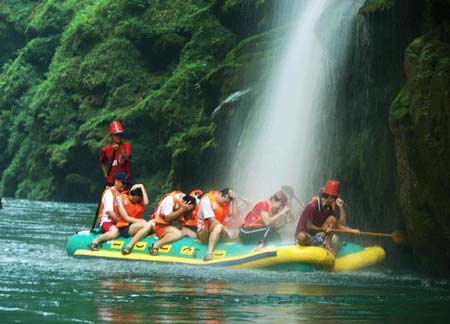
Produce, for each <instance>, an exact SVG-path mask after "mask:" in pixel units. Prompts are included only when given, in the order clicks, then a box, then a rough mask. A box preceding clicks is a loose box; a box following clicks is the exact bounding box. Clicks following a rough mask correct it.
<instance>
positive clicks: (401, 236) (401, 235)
mask: <svg viewBox="0 0 450 324" xmlns="http://www.w3.org/2000/svg"><path fill="white" fill-rule="evenodd" d="M392 240H393V241H394V242H395V243H397V244H407V243H408V234H406V232H405V231H395V232H394V233H392Z"/></svg>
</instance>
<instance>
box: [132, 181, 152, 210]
mask: <svg viewBox="0 0 450 324" xmlns="http://www.w3.org/2000/svg"><path fill="white" fill-rule="evenodd" d="M135 188H141V190H142V204H143V205H144V206H147V205H148V196H147V190H145V187H144V185H143V184H142V183H137V184H135V185H133V186H132V187H131V188H130V191H132V190H133V189H135Z"/></svg>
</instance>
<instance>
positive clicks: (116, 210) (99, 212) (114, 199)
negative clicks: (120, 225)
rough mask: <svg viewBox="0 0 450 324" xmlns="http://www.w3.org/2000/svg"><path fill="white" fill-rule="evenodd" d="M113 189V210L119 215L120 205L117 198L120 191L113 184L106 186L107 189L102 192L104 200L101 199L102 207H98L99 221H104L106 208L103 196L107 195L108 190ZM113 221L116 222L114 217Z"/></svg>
mask: <svg viewBox="0 0 450 324" xmlns="http://www.w3.org/2000/svg"><path fill="white" fill-rule="evenodd" d="M108 190H111V192H112V195H113V211H114V213H115V214H116V215H119V207H118V206H117V203H116V199H117V194H119V191H117V189H116V188H115V187H114V186H112V187H106V188H105V191H103V194H102V200H101V201H100V208H99V209H98V214H97V223H99V224H101V223H102V218H103V209H104V208H105V206H104V204H103V196H104V195H105V193H106V191H108ZM110 220H111V221H112V222H114V220H113V219H110Z"/></svg>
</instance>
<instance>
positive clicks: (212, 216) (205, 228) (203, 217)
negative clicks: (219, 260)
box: [197, 188, 237, 261]
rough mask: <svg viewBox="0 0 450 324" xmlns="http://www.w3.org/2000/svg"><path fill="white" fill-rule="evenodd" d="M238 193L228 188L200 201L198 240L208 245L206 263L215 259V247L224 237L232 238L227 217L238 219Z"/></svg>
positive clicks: (212, 193)
mask: <svg viewBox="0 0 450 324" xmlns="http://www.w3.org/2000/svg"><path fill="white" fill-rule="evenodd" d="M236 198H237V196H236V193H235V192H233V191H232V190H231V189H229V188H226V189H223V190H221V191H210V192H208V193H206V194H205V195H203V197H202V198H201V199H200V207H199V211H198V226H197V228H198V231H197V238H198V240H199V241H200V242H202V243H203V244H208V249H207V252H206V255H205V258H204V261H211V260H212V259H213V253H214V247H215V246H216V243H217V242H218V241H219V239H220V238H221V237H222V236H227V237H228V238H229V237H230V234H229V233H228V230H227V228H226V226H225V221H226V219H227V217H229V216H231V217H232V218H234V217H236V212H237V208H236V201H237V199H236Z"/></svg>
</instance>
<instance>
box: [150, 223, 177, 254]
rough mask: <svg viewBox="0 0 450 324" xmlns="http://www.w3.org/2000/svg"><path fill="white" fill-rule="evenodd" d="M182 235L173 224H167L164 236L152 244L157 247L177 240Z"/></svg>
mask: <svg viewBox="0 0 450 324" xmlns="http://www.w3.org/2000/svg"><path fill="white" fill-rule="evenodd" d="M182 237H183V233H181V231H180V230H179V229H177V228H175V227H173V226H167V228H166V232H165V233H164V236H163V237H162V238H161V239H160V240H158V241H156V242H155V243H154V244H153V247H155V248H157V249H159V248H160V247H161V246H163V245H164V244H167V243H170V242H173V241H176V240H179V239H180V238H182Z"/></svg>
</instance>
